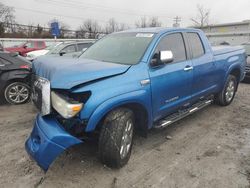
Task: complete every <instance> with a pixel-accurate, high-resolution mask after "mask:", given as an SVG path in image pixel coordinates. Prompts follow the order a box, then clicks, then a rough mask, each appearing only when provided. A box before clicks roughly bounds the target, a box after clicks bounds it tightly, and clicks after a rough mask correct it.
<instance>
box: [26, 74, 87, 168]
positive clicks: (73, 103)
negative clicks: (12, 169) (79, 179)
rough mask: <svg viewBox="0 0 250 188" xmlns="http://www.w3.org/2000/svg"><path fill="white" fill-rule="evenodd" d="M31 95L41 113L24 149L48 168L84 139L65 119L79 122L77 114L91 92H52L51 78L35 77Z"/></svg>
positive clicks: (40, 164)
mask: <svg viewBox="0 0 250 188" xmlns="http://www.w3.org/2000/svg"><path fill="white" fill-rule="evenodd" d="M32 95H33V96H32V100H33V103H34V104H35V106H36V107H37V108H38V109H39V111H40V113H39V115H37V117H36V121H35V123H34V127H33V130H32V133H31V135H30V137H29V138H28V140H27V141H26V143H25V148H26V151H27V152H28V154H29V155H30V156H31V157H32V158H33V159H34V160H35V161H36V162H37V163H38V165H39V166H40V167H41V168H42V169H43V170H44V171H47V170H48V168H49V166H50V165H51V163H52V162H53V161H54V160H55V159H56V157H57V156H58V155H60V154H61V153H62V152H63V151H64V150H66V149H67V148H69V147H71V146H73V145H75V144H80V143H82V142H83V141H82V140H81V139H79V138H77V136H76V135H75V134H73V132H72V131H71V130H70V128H71V127H70V126H65V123H63V122H64V121H65V120H67V121H70V122H71V124H72V125H75V124H78V123H74V121H73V120H78V121H79V118H78V113H79V112H80V111H81V109H82V108H83V106H84V103H85V102H86V100H87V99H88V97H89V96H90V93H89V92H87V93H81V94H70V93H69V92H66V91H61V90H52V91H51V89H50V82H49V80H47V79H45V78H41V77H37V76H36V77H35V78H34V80H33V88H32ZM58 117H60V118H58ZM62 120H63V121H62ZM81 123H82V122H81ZM74 127H77V126H74ZM72 129H73V128H72ZM81 130H83V129H81Z"/></svg>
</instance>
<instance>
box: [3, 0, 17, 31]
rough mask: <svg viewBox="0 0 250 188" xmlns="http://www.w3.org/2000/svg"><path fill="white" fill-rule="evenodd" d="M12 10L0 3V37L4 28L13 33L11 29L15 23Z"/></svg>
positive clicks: (13, 29)
mask: <svg viewBox="0 0 250 188" xmlns="http://www.w3.org/2000/svg"><path fill="white" fill-rule="evenodd" d="M14 12H15V10H14V8H13V7H9V6H6V5H4V4H3V3H0V35H3V33H4V32H5V27H8V28H10V29H11V32H14V31H15V28H14V27H13V25H14V23H15V16H14Z"/></svg>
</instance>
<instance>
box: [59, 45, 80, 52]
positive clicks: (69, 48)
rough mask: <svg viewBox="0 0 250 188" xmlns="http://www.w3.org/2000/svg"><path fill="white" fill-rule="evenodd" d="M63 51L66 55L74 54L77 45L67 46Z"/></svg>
mask: <svg viewBox="0 0 250 188" xmlns="http://www.w3.org/2000/svg"><path fill="white" fill-rule="evenodd" d="M61 51H63V52H66V54H67V53H73V52H75V51H76V48H75V45H74V44H72V45H69V46H66V47H65V48H63V49H62V50H61Z"/></svg>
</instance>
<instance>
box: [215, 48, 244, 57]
mask: <svg viewBox="0 0 250 188" xmlns="http://www.w3.org/2000/svg"><path fill="white" fill-rule="evenodd" d="M212 50H213V54H214V55H215V56H216V55H222V54H226V53H231V52H235V51H238V50H242V47H241V46H213V47H212Z"/></svg>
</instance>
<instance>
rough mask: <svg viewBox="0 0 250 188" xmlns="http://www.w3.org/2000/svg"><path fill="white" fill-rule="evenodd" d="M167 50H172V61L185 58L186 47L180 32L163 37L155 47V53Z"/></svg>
mask: <svg viewBox="0 0 250 188" xmlns="http://www.w3.org/2000/svg"><path fill="white" fill-rule="evenodd" d="M169 50H170V51H172V53H173V55H174V62H180V61H184V60H186V59H187V57H186V48H185V44H184V40H183V37H182V34H181V33H174V34H170V35H167V36H165V37H163V38H162V39H161V41H160V42H159V44H158V46H157V48H156V53H158V52H159V51H169Z"/></svg>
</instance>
